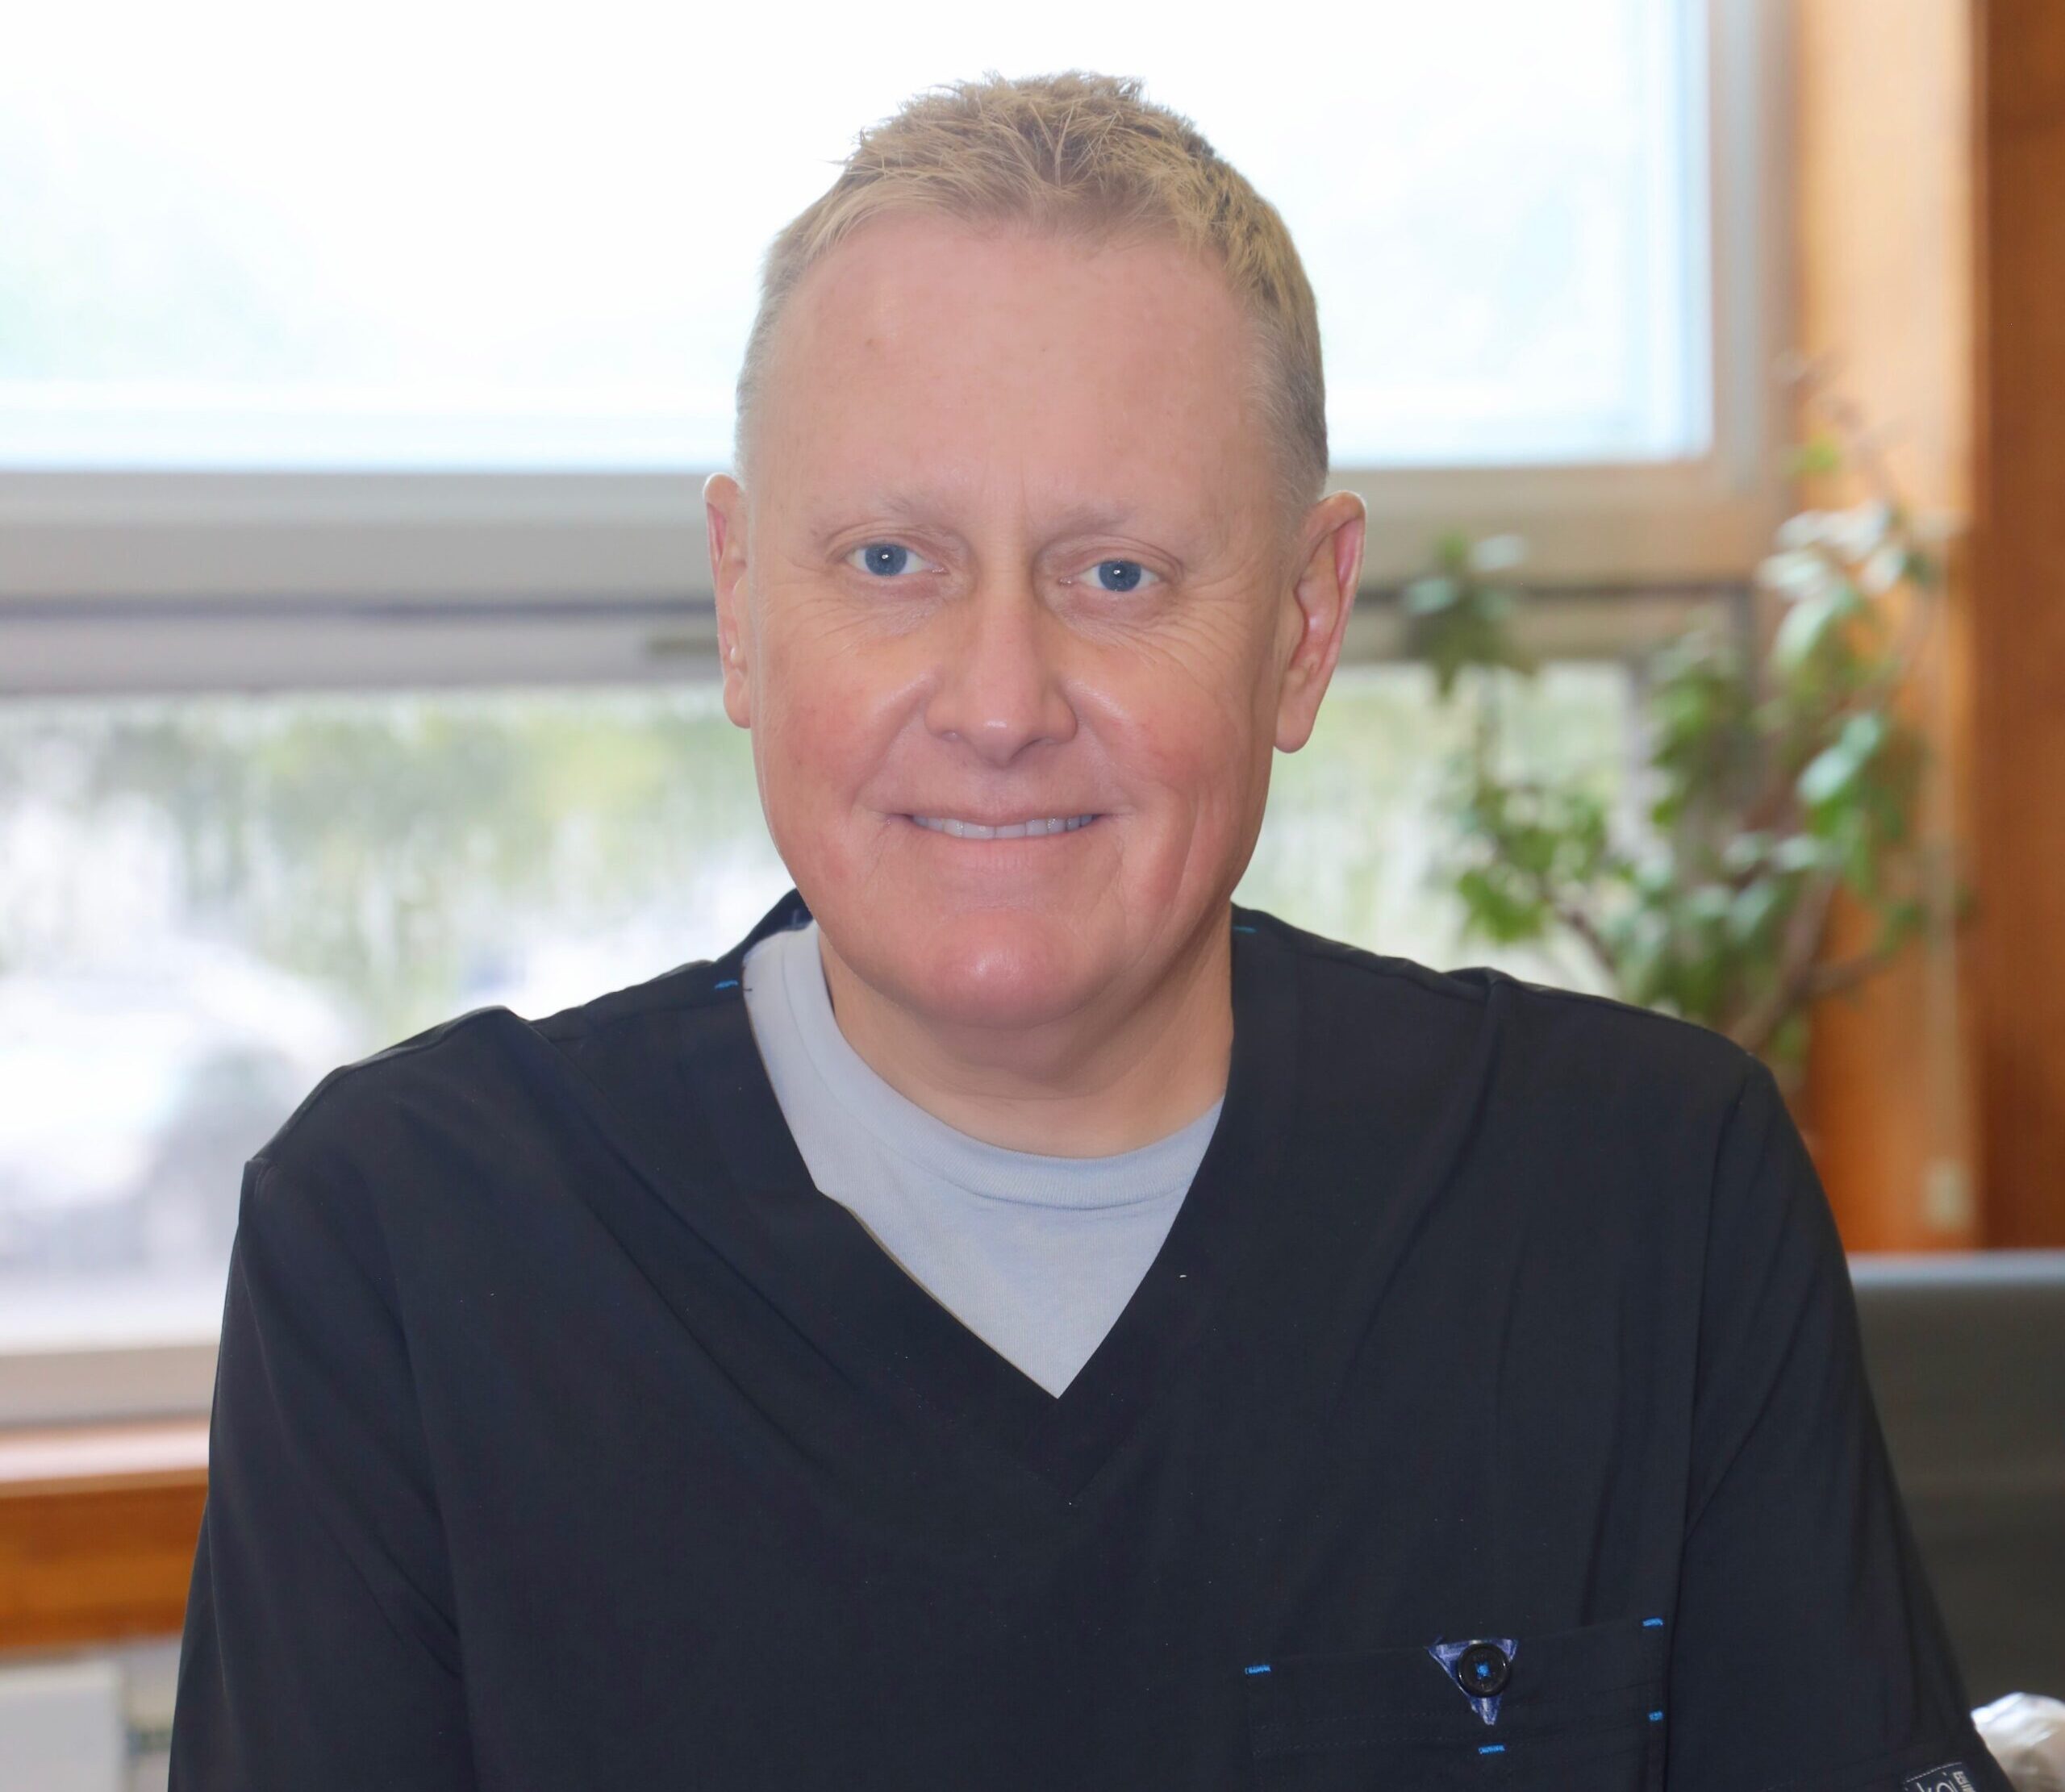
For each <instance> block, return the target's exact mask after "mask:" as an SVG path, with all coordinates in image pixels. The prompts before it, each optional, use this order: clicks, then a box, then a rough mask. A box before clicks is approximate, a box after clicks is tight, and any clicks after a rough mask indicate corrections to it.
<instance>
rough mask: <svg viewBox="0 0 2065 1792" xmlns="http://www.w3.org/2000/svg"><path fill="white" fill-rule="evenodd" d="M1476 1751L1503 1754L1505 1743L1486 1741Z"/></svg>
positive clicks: (1482, 1753) (1487, 1753)
mask: <svg viewBox="0 0 2065 1792" xmlns="http://www.w3.org/2000/svg"><path fill="white" fill-rule="evenodd" d="M1477 1752H1478V1753H1479V1754H1480V1755H1503V1754H1504V1752H1506V1745H1505V1744H1504V1743H1503V1742H1487V1743H1486V1744H1484V1745H1483V1747H1482V1748H1479V1750H1478V1751H1477Z"/></svg>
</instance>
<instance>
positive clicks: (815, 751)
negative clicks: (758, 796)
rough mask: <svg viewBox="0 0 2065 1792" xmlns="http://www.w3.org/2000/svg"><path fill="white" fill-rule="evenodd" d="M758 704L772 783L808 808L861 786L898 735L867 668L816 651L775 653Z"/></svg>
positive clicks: (758, 726)
mask: <svg viewBox="0 0 2065 1792" xmlns="http://www.w3.org/2000/svg"><path fill="white" fill-rule="evenodd" d="M754 702H755V710H754V715H755V729H754V731H755V733H756V735H757V736H759V737H760V739H759V745H760V748H761V753H762V756H763V759H764V761H765V762H766V765H767V767H768V776H769V778H770V782H775V783H778V784H779V785H780V786H782V787H783V790H782V794H793V795H794V796H795V797H797V798H799V799H800V800H802V801H803V802H811V800H812V793H816V794H819V795H820V796H830V795H833V794H837V793H841V792H850V791H852V790H856V789H857V788H859V787H860V786H861V785H862V784H864V783H865V781H866V779H867V777H868V775H869V774H870V772H871V771H872V770H873V769H874V767H875V765H877V764H878V761H880V759H881V756H882V753H883V752H885V751H886V748H887V744H888V742H889V740H891V737H892V736H893V735H894V732H895V724H894V719H893V706H892V705H891V703H889V702H886V701H885V699H884V696H883V694H882V691H881V690H880V689H879V688H878V684H877V682H876V681H874V680H872V679H870V677H867V676H866V674H865V672H864V670H863V669H862V667H861V665H859V663H858V662H857V661H855V660H854V659H853V658H852V657H850V656H838V655H830V654H825V653H824V652H820V651H817V650H816V649H815V648H811V647H807V646H806V647H804V648H801V649H800V650H797V649H777V650H775V651H773V652H770V653H769V654H768V655H767V656H766V661H765V662H764V665H763V677H762V681H761V690H759V691H758V692H757V694H756V696H755V699H754Z"/></svg>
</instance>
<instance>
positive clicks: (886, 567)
mask: <svg viewBox="0 0 2065 1792" xmlns="http://www.w3.org/2000/svg"><path fill="white" fill-rule="evenodd" d="M846 560H847V563H848V564H849V565H853V566H856V567H857V568H859V569H860V570H861V571H862V572H863V573H875V574H876V575H878V577H882V578H895V577H896V576H897V575H898V574H899V573H909V572H915V571H916V570H917V569H919V568H920V567H922V566H923V565H925V564H926V563H925V562H924V561H923V560H921V559H920V558H919V556H917V555H916V554H914V553H912V552H911V550H910V549H909V548H907V547H905V546H904V545H903V543H902V542H900V541H870V542H866V543H864V544H862V545H861V546H860V547H858V548H855V549H854V550H853V552H851V553H850V554H849V555H847V556H846Z"/></svg>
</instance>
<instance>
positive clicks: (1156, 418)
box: [761, 215, 1261, 504]
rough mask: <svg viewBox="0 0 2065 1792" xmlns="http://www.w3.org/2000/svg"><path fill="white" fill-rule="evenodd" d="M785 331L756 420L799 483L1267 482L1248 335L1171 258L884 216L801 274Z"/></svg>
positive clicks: (1210, 274)
mask: <svg viewBox="0 0 2065 1792" xmlns="http://www.w3.org/2000/svg"><path fill="white" fill-rule="evenodd" d="M776 335H777V343H776V345H775V348H774V353H773V355H772V356H771V357H770V369H769V378H768V380H767V382H766V392H765V401H766V412H765V415H764V416H763V418H762V419H761V422H762V426H763V427H764V430H765V437H764V440H766V444H767V447H768V450H769V452H768V454H767V456H766V466H767V471H768V472H769V473H770V474H772V475H774V477H776V478H777V480H778V481H779V482H780V483H782V484H784V485H787V486H791V487H792V488H796V489H799V490H820V491H828V492H833V493H836V491H838V490H841V489H844V488H845V487H847V486H866V487H867V488H869V489H870V490H878V489H881V488H882V486H884V485H885V484H895V483H899V482H903V481H908V482H910V483H912V484H913V485H915V486H921V487H923V488H924V490H928V491H936V492H948V491H952V490H967V491H969V492H970V493H971V494H972V493H974V492H975V491H978V490H982V489H984V488H986V487H987V486H991V485H992V484H993V483H994V482H995V481H1000V480H1001V481H1007V482H1009V483H1010V484H1011V485H1012V486H1013V487H1014V488H1015V487H1016V486H1021V485H1022V486H1024V487H1025V489H1026V492H1027V494H1028V496H1031V495H1033V494H1035V493H1036V492H1048V491H1051V492H1052V494H1053V495H1055V496H1056V497H1057V498H1061V499H1062V500H1064V501H1066V502H1070V503H1072V504H1081V503H1083V502H1113V501H1120V502H1123V501H1124V500H1126V499H1128V498H1136V497H1137V498H1143V499H1145V498H1161V499H1162V500H1164V501H1166V500H1168V499H1170V498H1172V497H1180V496H1181V495H1182V494H1189V495H1190V496H1191V498H1192V500H1193V501H1194V502H1215V503H1216V502H1224V500H1225V498H1226V496H1227V489H1228V487H1229V486H1238V487H1249V488H1251V487H1252V486H1254V484H1256V483H1257V481H1255V480H1254V467H1255V464H1256V461H1257V457H1258V453H1259V452H1260V451H1259V448H1258V443H1259V440H1260V435H1261V431H1260V429H1259V427H1258V420H1257V419H1256V418H1255V417H1254V415H1253V413H1252V394H1251V393H1250V390H1249V386H1250V379H1249V373H1250V369H1251V368H1252V366H1253V365H1254V364H1253V361H1252V356H1253V354H1254V338H1253V335H1252V331H1251V327H1250V326H1249V323H1248V320H1247V319H1246V318H1245V315H1243V313H1242V312H1241V308H1240V305H1239V302H1238V301H1237V299H1236V298H1235V297H1234V295H1233V292H1232V290H1230V288H1229V285H1228V284H1227V282H1226V281H1225V279H1224V277H1223V276H1222V275H1221V274H1220V273H1219V272H1218V271H1217V269H1215V268H1213V267H1212V266H1211V265H1209V264H1208V263H1207V262H1205V261H1204V260H1202V259H1201V258H1199V257H1198V256H1194V255H1192V254H1191V253H1190V252H1187V251H1186V250H1185V249H1183V248H1182V247H1181V246H1180V245H1179V244H1174V243H1170V242H1165V241H1160V240H1153V241H1131V242H1121V243H1103V244H1099V243H1090V242H1083V241H1080V240H1074V239H1070V238H1066V237H1058V236H1055V235H1047V234H1044V233H1038V232H1034V231H1029V230H1027V229H1025V228H1024V227H989V228H978V227H972V226H970V225H966V224H963V223H960V222H959V221H958V220H955V219H946V218H940V217H935V216H931V215H892V216H889V217H885V218H879V219H873V220H870V222H869V223H866V225H863V226H862V227H860V228H859V229H858V230H857V231H855V232H854V233H853V235H851V236H850V237H849V238H847V239H846V240H845V241H843V242H842V243H841V244H839V245H838V247H836V248H834V249H832V251H830V252H828V254H826V255H825V256H824V257H823V258H822V259H821V260H819V261H818V262H817V263H816V264H815V265H813V266H812V267H811V269H809V271H808V272H807V273H806V274H805V275H804V276H803V279H802V280H801V281H799V283H798V285H797V286H796V289H795V292H794V293H793V294H791V298H790V301H789V303H788V306H787V307H786V310H785V313H784V315H783V317H782V321H781V324H780V326H779V327H778V331H777V332H776Z"/></svg>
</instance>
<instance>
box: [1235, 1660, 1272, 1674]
mask: <svg viewBox="0 0 2065 1792" xmlns="http://www.w3.org/2000/svg"><path fill="white" fill-rule="evenodd" d="M1241 1672H1242V1673H1268V1672H1269V1664H1268V1663H1267V1662H1266V1661H1258V1662H1257V1663H1256V1664H1255V1665H1254V1666H1253V1667H1252V1668H1244V1669H1241Z"/></svg>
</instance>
